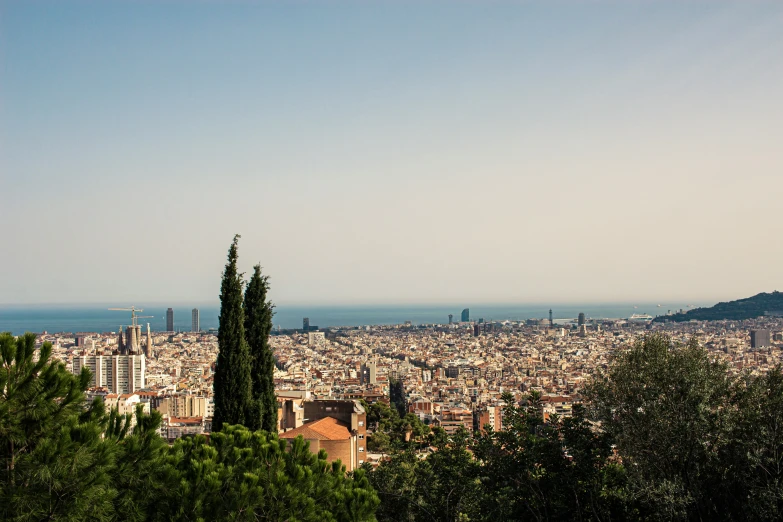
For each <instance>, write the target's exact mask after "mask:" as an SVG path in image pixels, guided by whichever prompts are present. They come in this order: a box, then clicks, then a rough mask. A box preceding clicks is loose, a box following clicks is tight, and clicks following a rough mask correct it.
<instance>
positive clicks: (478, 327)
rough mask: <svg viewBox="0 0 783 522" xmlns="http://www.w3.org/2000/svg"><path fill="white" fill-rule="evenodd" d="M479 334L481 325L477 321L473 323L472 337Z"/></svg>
mask: <svg viewBox="0 0 783 522" xmlns="http://www.w3.org/2000/svg"><path fill="white" fill-rule="evenodd" d="M480 334H481V327H480V326H479V325H478V323H476V324H474V325H473V337H478V336H479V335H480Z"/></svg>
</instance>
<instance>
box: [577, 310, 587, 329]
mask: <svg viewBox="0 0 783 522" xmlns="http://www.w3.org/2000/svg"><path fill="white" fill-rule="evenodd" d="M576 322H577V323H579V326H582V325H583V324H585V314H584V312H579V319H577V320H576Z"/></svg>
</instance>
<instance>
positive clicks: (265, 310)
mask: <svg viewBox="0 0 783 522" xmlns="http://www.w3.org/2000/svg"><path fill="white" fill-rule="evenodd" d="M253 269H254V270H253V277H251V278H250V282H249V283H248V285H247V290H246V291H245V336H246V338H247V344H248V345H249V346H250V359H251V363H250V366H251V377H252V382H253V384H252V386H253V400H254V401H255V402H256V408H257V409H256V415H257V416H258V417H257V422H258V424H257V425H255V424H253V422H251V421H250V420H249V419H248V423H247V427H248V428H251V429H262V430H265V431H268V432H271V433H277V398H276V397H275V383H274V376H273V374H274V371H275V361H274V357H273V355H272V347H271V346H269V334H270V332H271V331H272V315H273V313H274V312H273V309H274V305H273V304H272V302H271V301H267V291H268V290H269V276H262V275H261V265H256V266H255V267H253Z"/></svg>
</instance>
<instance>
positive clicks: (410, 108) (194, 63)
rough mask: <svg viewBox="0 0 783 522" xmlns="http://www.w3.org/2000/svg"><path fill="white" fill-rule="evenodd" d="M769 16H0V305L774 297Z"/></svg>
mask: <svg viewBox="0 0 783 522" xmlns="http://www.w3.org/2000/svg"><path fill="white" fill-rule="evenodd" d="M782 93H783V3H781V2H778V1H774V2H773V1H770V2H760V1H759V2H754V1H742V2H740V1H737V2H718V1H714V0H710V1H706V0H704V1H678V2H663V1H655V2H653V1H616V2H606V3H603V2H597V1H579V2H576V1H574V2H566V1H549V0H547V1H545V2H544V1H542V2H529V1H517V2H510V1H509V2H503V1H483V0H482V1H474V2H470V1H462V2H451V1H449V2H446V1H443V2H436V1H428V0H421V1H416V2H401V1H386V2H382V1H362V2H359V1H356V2H330V1H315V0H314V1H310V2H302V1H299V2H268V3H266V2H253V1H244V2H223V1H221V2H218V1H202V2H189V1H184V0H182V1H163V0H161V1H148V2H139V1H132V2H131V1H128V2H121V1H94V2H72V1H65V0H58V1H56V2H54V1H52V2H39V1H32V0H25V1H21V0H20V1H4V0H0V238H2V242H3V247H2V248H1V249H0V303H55V302H90V301H102V302H116V303H119V304H122V303H125V302H128V303H131V302H141V301H145V302H149V301H164V302H165V301H177V302H181V301H210V300H216V299H217V295H218V293H219V285H220V275H221V272H222V268H223V265H224V264H225V256H226V251H227V249H228V247H229V244H230V242H231V239H232V237H233V235H234V234H235V233H241V234H242V239H241V241H240V261H241V269H242V270H244V271H248V272H249V271H251V270H252V265H253V264H254V263H256V262H259V261H260V262H261V264H262V265H263V267H264V271H265V273H267V274H269V275H270V276H271V283H272V297H273V299H274V300H275V301H277V302H278V303H283V304H285V303H414V302H416V303H419V302H447V301H455V302H460V303H466V304H470V303H471V302H474V303H475V302H476V301H484V302H493V301H496V302H500V301H503V302H547V301H551V302H563V301H582V302H585V301H588V302H596V301H607V300H609V301H619V300H651V301H655V300H659V299H660V300H665V299H667V298H670V299H686V300H693V301H700V300H701V301H703V300H708V301H709V300H725V299H734V298H739V297H745V296H748V295H751V294H755V293H757V292H760V291H771V290H774V289H783V284H781V281H782V280H783V270H782V269H781V267H782V266H783V265H782V264H781V260H782V259H783V238H782V237H781V234H782V233H783V205H782V204H781V200H782V199H783V94H782Z"/></svg>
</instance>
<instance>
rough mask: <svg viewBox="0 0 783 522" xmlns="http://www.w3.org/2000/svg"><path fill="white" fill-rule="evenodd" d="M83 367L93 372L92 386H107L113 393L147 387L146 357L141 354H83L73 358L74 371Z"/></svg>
mask: <svg viewBox="0 0 783 522" xmlns="http://www.w3.org/2000/svg"><path fill="white" fill-rule="evenodd" d="M82 368H89V369H90V373H91V374H92V376H91V380H90V387H93V388H95V387H99V388H106V389H108V390H109V391H110V392H112V393H116V394H124V393H133V392H135V391H137V390H141V389H142V388H144V387H145V374H146V370H147V365H146V358H145V357H144V355H143V354H139V355H82V356H77V357H74V358H73V364H72V371H73V373H74V375H79V374H80V373H81V371H82Z"/></svg>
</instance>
